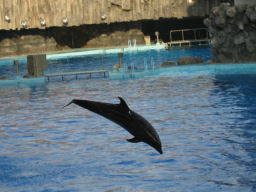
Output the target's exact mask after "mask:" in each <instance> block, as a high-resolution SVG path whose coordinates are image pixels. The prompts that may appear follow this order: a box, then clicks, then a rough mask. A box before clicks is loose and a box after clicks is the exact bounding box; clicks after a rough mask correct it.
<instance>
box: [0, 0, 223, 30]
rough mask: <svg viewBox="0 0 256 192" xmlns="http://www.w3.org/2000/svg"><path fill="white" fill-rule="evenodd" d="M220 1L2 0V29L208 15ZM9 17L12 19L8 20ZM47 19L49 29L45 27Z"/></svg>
mask: <svg viewBox="0 0 256 192" xmlns="http://www.w3.org/2000/svg"><path fill="white" fill-rule="evenodd" d="M219 1H220V0H1V1H0V30H1V29H5V30H10V29H14V30H16V29H18V30H20V29H21V28H22V27H23V26H22V22H24V21H25V22H26V24H27V26H26V28H27V29H29V28H45V27H52V26H63V18H67V19H68V25H67V26H79V25H83V24H100V23H113V22H128V21H138V20H146V19H154V20H156V19H159V18H183V17H191V16H205V15H208V14H209V12H210V10H211V8H212V7H213V6H216V5H217V4H218V3H219ZM8 18H9V20H8ZM42 20H45V22H46V26H41V23H40V22H41V21H42Z"/></svg>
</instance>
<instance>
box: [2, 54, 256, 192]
mask: <svg viewBox="0 0 256 192" xmlns="http://www.w3.org/2000/svg"><path fill="white" fill-rule="evenodd" d="M208 51H209V50H208ZM173 53H175V52H173ZM173 53H171V52H164V53H162V52H161V51H160V52H155V55H154V56H153V57H154V58H155V60H156V61H157V60H159V63H161V60H164V59H168V60H174V59H175V58H177V57H178V56H179V55H178V51H177V53H175V54H173ZM133 54H134V53H133ZM141 54H142V57H141V58H142V60H143V58H144V57H143V53H141ZM194 54H199V52H197V51H195V52H194ZM151 55H153V54H151ZM164 55H165V56H164ZM113 57H114V56H113ZM125 57H126V58H124V59H127V60H129V59H130V60H131V61H134V60H135V61H136V59H138V60H139V58H140V57H139V56H138V57H134V56H133V55H131V56H130V57H129V56H125ZM109 59H110V60H111V56H109ZM113 60H114V59H113ZM156 63H157V62H156ZM78 65H79V64H78ZM216 66H217V65H210V66H209V68H208V69H209V70H207V68H205V65H203V66H202V65H194V66H190V67H184V68H183V69H182V70H181V68H179V70H178V69H176V70H169V71H162V72H159V73H158V74H157V75H154V76H148V77H144V78H135V79H126V80H115V81H112V80H107V79H91V80H80V81H64V82H62V81H55V82H51V83H45V84H31V85H29V86H27V85H23V84H20V85H19V86H2V87H0V98H1V102H0V189H1V190H0V191H8V192H9V191H26V192H34V191H42V192H53V191H54V192H55V191H56V192H57V191H58V192H59V191H63V192H64V191H71V192H73V191H74V192H76V191H90V192H91V191H96V192H97V191H160V192H161V191H163V192H166V191H195V192H199V191H214V192H215V191H227V192H229V191H255V190H256V150H255V149H256V129H255V124H256V84H255V82H256V74H255V72H254V71H255V69H256V64H244V66H242V65H231V64H230V65H225V66H221V65H218V67H216ZM241 66H242V67H241ZM110 67H111V66H110ZM248 67H250V70H245V69H248ZM106 68H107V66H106ZM199 69H200V70H199ZM241 71H242V72H241ZM117 96H122V97H123V98H124V99H125V100H126V101H127V103H128V105H129V106H130V107H131V108H132V109H133V110H134V111H136V112H138V113H140V114H142V115H143V116H144V117H145V118H146V119H148V120H149V121H150V122H151V123H152V125H153V126H154V127H155V129H156V130H157V131H158V133H159V135H160V138H161V140H162V144H163V155H159V154H158V153H157V152H156V151H155V150H154V149H152V148H151V147H149V146H148V145H146V144H143V143H137V144H133V143H128V142H127V141H126V139H127V138H131V136H130V135H129V133H127V132H126V131H125V130H123V129H122V128H121V127H119V126H118V125H116V124H114V123H112V122H110V121H108V120H106V119H104V118H103V117H100V116H98V115H96V114H93V113H91V112H89V111H86V110H85V109H82V108H79V107H77V106H75V105H71V106H69V107H67V108H63V106H64V105H65V104H67V103H68V102H69V101H70V100H71V99H73V98H77V99H83V98H84V99H89V100H95V101H103V102H111V103H117V102H118V100H117V98H116V97H117Z"/></svg>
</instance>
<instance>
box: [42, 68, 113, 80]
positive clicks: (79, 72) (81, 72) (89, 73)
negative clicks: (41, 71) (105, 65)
mask: <svg viewBox="0 0 256 192" xmlns="http://www.w3.org/2000/svg"><path fill="white" fill-rule="evenodd" d="M86 74H88V75H89V78H90V79H91V78H92V75H93V74H103V75H104V78H107V77H108V71H107V70H97V71H74V72H63V73H52V74H45V75H44V76H45V77H46V78H47V80H48V81H50V78H51V77H58V76H60V77H61V78H62V80H64V77H65V76H75V77H76V79H78V76H79V75H86Z"/></svg>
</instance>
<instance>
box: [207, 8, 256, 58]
mask: <svg viewBox="0 0 256 192" xmlns="http://www.w3.org/2000/svg"><path fill="white" fill-rule="evenodd" d="M204 23H205V25H207V26H208V27H209V33H210V37H211V47H212V53H213V56H214V62H220V63H226V62H255V61H256V54H255V53H256V5H237V6H230V5H229V4H221V5H220V6H218V7H214V8H213V9H212V12H211V14H210V16H209V18H207V19H205V20H204Z"/></svg>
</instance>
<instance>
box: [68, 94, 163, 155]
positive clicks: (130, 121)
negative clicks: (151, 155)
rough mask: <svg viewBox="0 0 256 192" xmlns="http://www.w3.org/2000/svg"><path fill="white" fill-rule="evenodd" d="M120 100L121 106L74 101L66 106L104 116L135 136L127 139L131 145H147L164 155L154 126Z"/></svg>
mask: <svg viewBox="0 0 256 192" xmlns="http://www.w3.org/2000/svg"><path fill="white" fill-rule="evenodd" d="M118 98H119V100H120V103H119V104H111V103H103V102H96V101H88V100H78V99H73V100H72V101H71V102H70V103H69V104H67V105H66V106H68V105H70V104H72V103H75V104H77V105H79V106H80V107H83V108H85V109H88V110H90V111H92V112H94V113H97V114H99V115H102V116H103V117H105V118H107V119H109V120H111V121H113V122H115V123H117V124H118V125H120V126H121V127H123V128H125V129H126V130H127V131H128V132H129V133H131V134H132V135H133V136H134V137H133V138H131V139H127V141H129V142H131V143H138V142H144V143H147V144H148V145H150V146H151V147H153V148H155V149H156V150H157V151H158V152H159V153H160V154H162V153H163V152H162V144H161V141H160V138H159V136H158V134H157V132H156V130H155V129H154V128H153V126H152V125H151V124H150V123H149V122H148V121H147V120H146V119H145V118H143V117H142V116H141V115H139V114H138V113H136V112H134V111H132V110H131V109H130V108H129V107H128V105H127V104H126V102H125V101H124V99H123V98H121V97H118ZM66 106H65V107H66Z"/></svg>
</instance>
